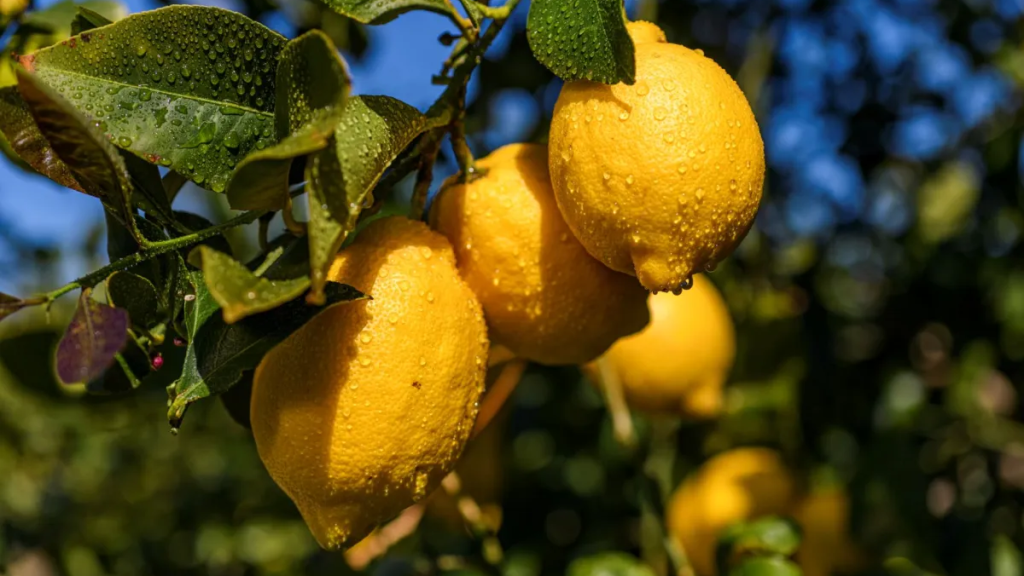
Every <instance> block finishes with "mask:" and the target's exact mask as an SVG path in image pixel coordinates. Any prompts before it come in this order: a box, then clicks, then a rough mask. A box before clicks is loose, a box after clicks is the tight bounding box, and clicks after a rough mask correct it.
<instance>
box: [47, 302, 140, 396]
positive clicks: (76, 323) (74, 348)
mask: <svg viewBox="0 0 1024 576" xmlns="http://www.w3.org/2000/svg"><path fill="white" fill-rule="evenodd" d="M127 341H128V312H126V311H125V310H122V309H120V308H114V307H113V306H107V305H106V304H101V303H99V302H97V301H95V300H93V299H92V298H90V297H89V290H83V291H82V295H81V297H79V299H78V309H77V310H75V315H74V317H72V319H71V324H69V325H68V328H67V330H66V331H65V332H64V336H63V337H62V338H61V339H60V343H59V344H58V345H57V376H58V378H60V380H61V382H63V383H64V384H75V383H80V382H91V381H92V380H95V379H97V378H99V377H100V376H101V375H102V374H103V372H104V371H106V370H107V369H108V368H110V366H111V365H112V364H113V363H114V356H115V355H116V354H117V353H118V352H120V351H121V348H123V347H124V345H125V343H126V342H127Z"/></svg>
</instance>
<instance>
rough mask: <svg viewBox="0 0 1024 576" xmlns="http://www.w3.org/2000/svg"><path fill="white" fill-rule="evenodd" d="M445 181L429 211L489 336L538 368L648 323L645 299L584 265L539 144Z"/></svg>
mask: <svg viewBox="0 0 1024 576" xmlns="http://www.w3.org/2000/svg"><path fill="white" fill-rule="evenodd" d="M478 166H479V167H480V168H483V169H485V170H486V171H487V172H486V174H485V175H484V176H483V177H481V178H478V179H476V180H474V181H472V182H470V183H469V184H461V183H458V182H457V181H455V180H452V181H449V182H448V183H447V185H446V186H445V187H444V188H443V189H442V191H441V193H440V195H439V196H438V198H437V200H436V202H435V204H434V206H433V207H432V209H431V222H432V223H433V225H434V227H435V228H436V229H437V230H438V231H440V232H441V233H442V234H444V235H445V236H447V237H448V239H449V240H450V241H451V243H452V245H453V246H454V247H455V257H456V260H457V261H458V265H459V271H460V272H461V273H462V276H463V278H465V280H466V283H467V284H469V287H470V288H472V289H473V292H475V293H476V295H477V297H478V298H480V303H481V304H482V305H483V308H484V314H485V316H486V317H487V324H488V327H489V329H490V334H491V338H492V339H493V340H494V341H495V342H496V343H498V344H502V345H504V346H506V347H508V348H509V349H510V350H512V352H514V353H515V354H516V355H517V356H519V357H521V358H525V359H528V360H533V361H535V362H539V363H541V364H580V363H583V362H587V361H589V360H592V359H594V358H596V357H597V356H598V355H600V354H601V353H602V352H604V351H605V350H606V349H607V348H608V347H609V346H611V344H612V342H614V341H615V340H616V339H617V338H619V337H622V336H625V335H627V334H632V333H633V332H636V331H637V330H640V329H641V328H643V327H644V325H645V324H646V323H647V319H648V315H647V307H646V305H645V300H646V297H647V292H646V291H644V289H643V288H642V287H641V286H639V285H638V284H637V282H636V280H635V279H634V278H631V277H629V276H627V275H625V274H620V273H618V272H614V271H612V270H610V269H608V268H607V267H606V266H604V265H602V264H601V263H600V262H598V261H597V260H595V259H593V258H591V257H590V256H589V255H588V254H587V251H586V250H585V249H584V248H583V246H581V245H580V243H579V242H578V241H577V240H576V238H575V237H574V236H573V235H572V232H571V231H570V230H569V227H568V226H566V224H565V221H564V220H563V219H562V215H561V214H560V213H559V211H558V206H557V205H556V204H555V199H554V195H553V194H552V191H551V181H550V179H549V177H548V168H547V151H546V148H545V147H544V146H540V145H534V144H514V145H511V146H506V147H504V148H501V149H500V150H498V151H496V152H494V153H493V154H491V155H490V156H488V157H487V158H484V159H483V160H481V161H480V162H479V163H478Z"/></svg>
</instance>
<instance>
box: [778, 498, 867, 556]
mask: <svg viewBox="0 0 1024 576" xmlns="http://www.w3.org/2000/svg"><path fill="white" fill-rule="evenodd" d="M793 518H794V520H796V522H797V524H799V525H800V528H801V529H803V542H802V543H801V545H800V549H799V550H798V551H797V554H796V560H797V562H798V563H799V564H800V568H801V569H802V570H803V572H804V576H829V575H830V574H836V573H841V574H853V573H857V572H859V571H861V570H863V568H864V567H865V555H864V553H863V551H862V550H860V549H859V548H858V546H857V545H856V543H855V542H854V541H853V539H852V538H851V536H850V528H849V526H850V498H849V496H847V494H846V491H845V490H843V489H841V488H839V487H834V486H833V487H829V488H823V489H820V490H815V491H812V492H811V493H810V494H809V495H808V496H807V497H805V498H804V499H803V500H802V501H801V502H800V504H799V505H798V506H797V507H796V509H795V511H794V512H793Z"/></svg>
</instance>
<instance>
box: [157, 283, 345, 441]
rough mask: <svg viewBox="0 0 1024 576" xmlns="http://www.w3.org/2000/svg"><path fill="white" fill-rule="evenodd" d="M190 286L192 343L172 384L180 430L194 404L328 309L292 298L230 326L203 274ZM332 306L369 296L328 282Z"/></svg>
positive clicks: (173, 417) (172, 412)
mask: <svg viewBox="0 0 1024 576" xmlns="http://www.w3.org/2000/svg"><path fill="white" fill-rule="evenodd" d="M189 283H190V285H191V290H192V292H190V294H189V297H188V301H187V302H186V309H185V322H186V325H187V326H188V334H189V345H188V350H187V351H186V353H185V368H184V370H183V372H182V375H181V378H180V379H178V380H177V381H176V382H175V383H174V384H173V385H172V386H171V387H169V388H168V394H169V395H170V409H169V410H168V414H167V417H168V420H169V421H170V423H171V426H173V427H174V428H177V427H179V426H180V425H181V420H182V418H183V417H184V415H185V411H186V410H187V409H188V406H189V405H190V404H192V403H193V402H195V401H197V400H200V399H203V398H207V397H209V396H213V395H215V394H220V393H222V392H225V391H226V390H228V389H230V388H231V387H232V386H234V385H235V384H236V383H238V382H239V381H240V380H241V378H242V375H243V373H244V372H245V371H247V370H252V369H254V368H256V366H257V365H258V364H259V362H260V360H262V359H263V356H264V355H265V354H266V353H267V352H268V351H270V349H271V348H273V347H274V346H276V345H277V344H278V343H279V342H281V341H283V340H284V339H285V338H287V337H288V336H289V335H290V334H291V333H292V332H294V331H295V330H298V329H299V328H300V327H302V326H303V325H304V324H305V323H306V322H308V321H309V320H310V319H312V318H313V317H314V316H316V315H317V314H319V313H320V312H321V311H323V310H325V308H323V307H315V306H308V305H306V304H305V303H304V302H303V301H302V300H294V301H292V302H289V303H287V304H285V305H283V306H279V307H277V308H275V309H273V310H271V311H269V312H264V313H263V314H256V315H254V316H250V317H248V318H245V319H244V320H242V321H240V322H236V323H234V324H226V323H225V322H224V319H223V317H222V316H221V315H219V314H214V312H216V311H217V303H216V301H215V300H214V298H213V295H212V294H210V293H209V291H208V290H207V289H206V282H205V281H204V280H203V276H202V273H199V272H196V273H193V274H192V275H191V277H190V279H189ZM326 292H327V296H328V297H327V303H328V305H333V304H338V303H341V302H348V301H352V300H357V299H361V298H365V296H364V295H363V294H362V293H361V292H359V291H358V290H356V289H354V288H352V287H351V286H345V285H342V284H334V283H332V284H330V285H329V286H328V288H327V290H326Z"/></svg>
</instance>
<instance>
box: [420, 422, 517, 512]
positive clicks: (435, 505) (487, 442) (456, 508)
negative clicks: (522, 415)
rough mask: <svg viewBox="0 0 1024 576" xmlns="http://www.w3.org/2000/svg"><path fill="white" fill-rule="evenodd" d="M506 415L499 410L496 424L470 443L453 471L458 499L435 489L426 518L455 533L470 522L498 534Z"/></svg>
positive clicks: (443, 489) (493, 423)
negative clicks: (491, 529)
mask: <svg viewBox="0 0 1024 576" xmlns="http://www.w3.org/2000/svg"><path fill="white" fill-rule="evenodd" d="M508 414H509V411H508V410H502V412H501V413H500V414H499V416H498V417H497V418H496V419H495V420H496V421H495V422H492V423H491V425H490V426H488V427H487V428H485V429H484V431H483V432H482V433H481V434H480V435H479V436H477V437H476V438H473V439H472V440H470V442H469V445H468V446H466V452H465V454H463V455H462V458H461V459H460V460H459V463H458V465H457V466H456V467H455V472H456V475H457V476H458V492H457V494H458V495H457V496H455V495H452V494H450V493H449V492H448V491H447V490H445V488H444V487H442V488H438V489H437V490H436V491H434V493H433V494H432V495H431V496H430V499H429V500H428V501H427V514H428V515H430V516H431V517H433V518H437V519H438V520H440V521H442V522H444V524H445V525H447V526H448V527H449V528H451V529H453V530H457V531H462V530H465V529H466V521H467V520H470V521H473V522H475V523H480V524H485V525H487V526H490V527H492V528H493V529H494V531H495V532H497V528H498V527H499V526H500V525H501V516H502V514H501V496H502V490H503V481H502V480H503V468H502V440H503V439H504V435H505V421H507V420H508ZM446 485H447V481H446Z"/></svg>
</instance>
